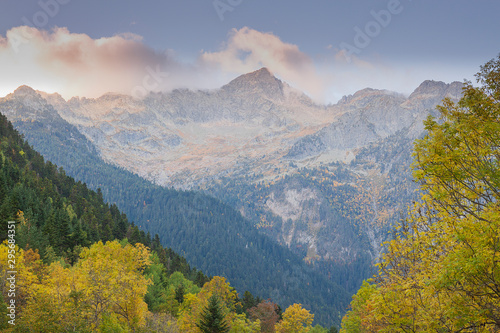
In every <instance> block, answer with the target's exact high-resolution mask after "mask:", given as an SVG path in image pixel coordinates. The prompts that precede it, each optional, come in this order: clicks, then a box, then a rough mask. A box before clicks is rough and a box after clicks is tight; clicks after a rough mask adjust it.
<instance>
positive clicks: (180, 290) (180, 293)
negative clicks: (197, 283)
mask: <svg viewBox="0 0 500 333" xmlns="http://www.w3.org/2000/svg"><path fill="white" fill-rule="evenodd" d="M185 293H186V288H185V287H184V285H183V284H182V283H181V284H179V285H178V286H177V288H175V299H176V301H177V302H179V304H182V302H183V301H184V294H185Z"/></svg>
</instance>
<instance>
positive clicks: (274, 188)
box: [0, 68, 462, 322]
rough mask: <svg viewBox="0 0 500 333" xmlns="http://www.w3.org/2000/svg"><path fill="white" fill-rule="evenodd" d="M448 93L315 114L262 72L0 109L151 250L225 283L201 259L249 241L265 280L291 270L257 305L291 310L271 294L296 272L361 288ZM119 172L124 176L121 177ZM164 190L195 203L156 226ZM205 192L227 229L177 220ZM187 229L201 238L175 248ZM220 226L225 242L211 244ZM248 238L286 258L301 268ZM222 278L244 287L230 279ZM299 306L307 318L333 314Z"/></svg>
mask: <svg viewBox="0 0 500 333" xmlns="http://www.w3.org/2000/svg"><path fill="white" fill-rule="evenodd" d="M461 92H462V84H461V83H459V82H453V83H451V84H446V83H443V82H435V81H424V82H423V83H422V84H421V85H420V86H419V87H417V88H416V89H415V91H414V92H413V93H412V94H410V95H409V96H405V95H403V94H399V93H396V92H391V91H385V90H376V89H370V88H367V89H364V90H361V91H358V92H356V93H354V94H353V95H350V96H345V97H343V98H342V99H341V100H340V101H339V102H338V103H337V104H334V105H318V104H316V103H314V102H313V101H312V100H311V99H310V98H309V97H308V96H306V95H305V94H303V93H302V92H300V91H298V90H296V89H294V88H293V87H291V86H289V85H288V84H287V83H286V82H282V81H281V80H279V79H277V78H276V77H274V76H273V75H272V73H270V72H269V70H267V69H266V68H262V69H260V70H258V71H256V72H253V73H249V74H246V75H242V76H240V77H238V78H236V79H234V80H233V81H231V82H229V83H228V84H227V85H225V86H223V87H221V88H220V89H217V90H212V91H191V90H174V91H171V92H165V93H151V94H149V95H148V96H146V97H145V98H143V99H140V100H138V99H134V98H133V97H131V96H126V95H119V94H114V93H108V94H106V95H103V96H101V97H99V98H96V99H91V98H78V97H74V98H72V99H70V100H68V101H66V100H64V99H63V98H62V97H61V96H60V95H58V94H47V93H44V92H39V91H38V92H36V91H34V90H33V89H31V88H29V87H26V86H23V87H20V88H18V89H17V90H16V91H15V92H14V93H12V94H10V95H8V96H6V97H4V98H2V99H0V112H2V113H3V114H5V115H6V116H7V117H8V118H9V120H11V121H12V122H13V123H14V126H16V127H17V128H18V129H19V130H20V131H21V132H22V133H23V134H24V135H25V137H26V138H27V139H28V141H29V142H30V143H31V144H32V145H34V147H35V148H36V149H37V150H39V151H40V152H42V153H43V154H44V156H45V157H46V158H48V159H50V160H52V161H53V162H54V163H57V164H58V165H60V166H63V167H64V168H65V169H66V170H67V172H68V173H69V174H71V175H72V176H74V177H75V178H77V179H81V180H82V181H85V182H86V183H88V184H89V186H90V187H91V188H98V187H100V188H101V189H102V193H103V195H104V196H105V198H106V199H107V200H108V201H110V202H112V203H116V204H117V205H118V207H120V208H121V209H123V210H124V211H125V212H126V213H127V215H128V216H129V217H130V218H131V219H133V220H134V221H135V222H136V223H137V224H138V225H139V226H140V227H141V228H143V229H144V230H147V231H151V232H158V233H159V234H160V237H162V241H163V242H164V245H168V246H171V247H172V248H174V250H177V251H180V252H181V254H185V256H186V258H187V259H188V261H189V260H191V262H190V263H192V264H194V265H195V266H196V267H199V268H201V269H203V271H204V272H206V273H208V274H220V273H221V270H222V271H223V272H224V273H227V274H228V277H229V278H230V280H231V273H230V272H231V267H230V265H228V266H227V267H225V268H224V262H223V260H220V261H218V262H217V264H214V265H212V266H208V267H207V266H204V265H203V253H201V252H204V253H206V254H207V253H208V254H209V257H210V258H212V257H213V256H214V254H215V253H220V257H221V258H227V255H222V253H223V252H224V251H225V252H230V251H232V252H233V253H234V254H237V255H243V254H242V253H243V252H241V251H242V250H241V246H242V247H245V248H248V246H249V244H251V243H253V242H254V241H256V240H258V239H260V241H257V243H260V244H259V245H257V247H259V246H260V247H261V248H260V249H259V250H256V252H254V255H255V256H259V258H261V257H263V256H264V257H265V256H266V254H265V253H267V255H268V256H269V255H273V256H275V257H276V258H275V259H276V260H275V263H276V264H270V266H267V267H268V268H267V269H276V270H280V271H287V264H286V262H287V261H286V260H288V262H289V263H290V262H293V264H291V265H290V267H293V269H289V270H288V273H286V274H284V275H282V282H280V283H278V285H280V284H281V285H282V284H287V281H288V282H289V283H288V284H289V285H290V284H291V285H294V286H293V287H290V286H288V287H287V288H288V289H282V290H281V291H280V290H279V287H277V286H273V287H269V288H268V289H267V290H274V293H272V292H268V293H267V294H266V293H264V294H263V296H269V297H271V296H272V297H274V298H277V300H279V301H282V302H285V303H286V302H288V301H291V300H289V299H287V298H286V297H284V296H283V295H282V294H280V293H283V290H289V288H292V289H293V288H295V287H296V286H298V285H299V283H300V281H306V280H307V278H304V279H303V280H301V276H304V275H308V274H316V273H310V272H308V269H309V268H310V269H312V270H313V271H314V272H317V273H318V274H319V275H320V276H323V277H325V278H326V279H327V280H329V281H330V282H331V283H332V285H330V287H328V286H329V285H328V284H327V283H326V282H318V281H322V280H321V278H320V277H317V278H314V279H312V280H311V281H313V280H314V281H316V284H315V286H316V287H318V288H330V289H329V290H333V289H334V288H338V287H337V286H338V285H340V286H341V288H344V289H345V290H347V293H346V295H348V293H353V292H355V291H356V289H357V288H358V287H359V285H360V284H361V281H362V280H363V279H365V278H367V277H370V275H371V274H372V272H373V270H372V267H373V264H374V263H375V262H376V261H377V259H378V258H379V256H380V254H381V252H382V251H383V247H382V246H381V243H382V242H383V241H385V240H386V239H387V237H388V231H390V230H391V225H392V224H393V223H394V222H395V221H397V220H398V219H400V218H401V217H402V216H404V214H405V212H406V207H407V206H408V205H409V203H410V202H411V200H413V199H414V189H415V188H416V186H415V184H413V182H412V180H411V170H410V164H411V150H412V142H413V141H414V140H415V139H417V138H419V137H420V136H421V135H422V134H423V131H424V127H423V121H424V120H425V118H426V117H427V116H428V115H435V114H436V110H435V108H436V105H438V104H439V103H440V102H441V100H442V99H443V98H446V97H448V98H451V99H452V100H458V99H459V98H460V96H461ZM104 162H105V163H104ZM125 170H127V171H129V172H130V173H127V174H126V175H125V174H123V172H126V171H125ZM133 174H135V175H133ZM118 175H119V176H118ZM137 176H139V177H137ZM117 177H119V178H117ZM141 178H143V179H146V180H148V181H150V182H152V183H148V182H147V181H146V180H143V179H141ZM138 183H141V185H140V188H148V192H144V193H142V196H141V197H140V198H139V197H138V196H137V195H135V196H134V195H130V194H123V193H125V191H126V190H127V189H128V190H131V191H136V192H138V191H137V188H139V187H137V186H138V185H136V184H138ZM163 187H165V188H170V189H169V190H167V189H163ZM174 189H175V190H182V191H187V192H177V191H175V190H174ZM141 191H142V190H141ZM163 191H171V192H169V193H170V194H169V195H166V194H164V193H166V192H163ZM193 191H194V192H193ZM139 192H140V191H139ZM117 193H118V194H117ZM120 193H121V194H120ZM173 193H184V195H185V196H187V197H189V199H186V200H187V201H186V202H188V201H189V200H193V201H194V202H197V203H196V204H195V205H194V206H193V205H191V204H186V203H183V204H181V203H180V201H176V202H177V204H179V207H178V209H177V210H178V211H179V214H180V215H178V216H177V217H175V218H174V217H172V218H169V219H165V220H164V221H163V222H161V221H158V219H159V217H158V215H157V214H159V213H158V212H156V211H155V213H154V214H151V212H152V211H153V210H154V209H155V208H154V207H156V206H161V205H162V203H161V202H162V200H164V201H163V204H164V205H166V202H165V201H167V202H168V200H171V199H170V198H172V196H177V197H179V196H182V195H180V194H179V195H177V194H176V195H173ZM202 193H203V194H202ZM207 195H209V196H213V197H215V198H217V199H218V200H220V201H221V202H222V203H223V204H222V203H221V204H222V205H224V204H225V205H227V207H231V208H232V209H233V210H234V211H235V212H237V214H236V215H235V214H233V213H232V211H227V210H226V208H220V210H219V212H222V211H224V212H225V214H229V215H231V218H232V219H234V221H235V222H234V224H233V225H227V224H224V223H226V222H223V223H221V225H220V226H219V227H221V226H223V227H222V228H219V229H217V228H215V229H211V228H201V227H200V225H197V224H196V223H194V224H190V223H188V221H189V220H191V219H196V217H195V216H198V217H199V216H201V215H204V214H206V213H207V211H204V210H203V208H200V207H202V206H205V207H208V206H210V207H212V206H214V205H215V206H217V205H219V204H218V203H214V202H212V201H210V200H212V199H209V197H208V196H207ZM160 198H161V199H160ZM174 201H175V200H174ZM181 201H182V200H181ZM198 203H201V205H198ZM171 205H172V202H170V204H169V206H171ZM220 207H223V206H220ZM224 207H225V206H224ZM173 210H175V208H174V209H173ZM171 211H172V210H161V209H160V210H159V212H163V213H165V214H171ZM181 211H183V212H182V213H180V212H181ZM186 212H190V213H186ZM201 220H203V219H201ZM165 223H170V224H169V226H166V225H165ZM200 223H201V225H203V223H205V224H206V220H205V222H200ZM228 223H230V222H228ZM172 225H175V227H172ZM189 228H199V229H200V230H202V231H203V232H205V234H203V233H198V234H196V233H194V232H193V233H192V235H193V236H192V237H191V238H185V237H183V236H182V235H183V234H185V233H188V234H189V232H188V231H186V230H187V229H189ZM224 228H225V229H226V233H229V234H230V235H228V236H227V237H229V238H225V237H226V236H223V234H222V231H221V230H222V229H224ZM252 229H253V230H256V232H257V234H252V232H253V231H252ZM214 232H216V233H219V234H220V235H221V237H222V236H223V237H222V238H221V240H222V239H226V241H225V242H228V243H231V244H233V243H234V244H237V243H238V242H240V244H239V245H235V246H236V247H235V248H232V250H231V247H228V248H226V249H224V248H223V249H219V251H221V252H213V251H214V250H213V249H214V248H215V247H216V246H218V245H221V244H224V242H221V244H204V237H206V238H207V239H208V238H210V237H208V236H206V235H207V233H214ZM195 234H196V236H194V235H195ZM250 234H252V235H251V236H249V235H250ZM204 235H205V236H204ZM259 235H261V236H265V237H266V238H265V239H269V238H270V239H272V240H274V241H275V242H274V243H275V244H277V246H278V245H281V248H285V249H287V250H290V251H291V252H293V253H294V255H295V256H297V257H298V258H301V259H303V261H305V262H306V263H307V264H308V267H309V268H307V267H303V266H302V264H301V263H299V262H295V261H294V260H295V259H293V258H295V257H293V256H290V255H289V254H287V253H288V252H283V253H282V252H280V251H281V250H279V249H278V248H276V249H275V248H274V247H273V246H274V245H273V242H271V243H266V242H267V240H265V239H264V238H260V237H261V236H259ZM238 238H239V240H238ZM176 239H183V241H184V242H186V240H188V239H190V241H193V242H194V241H196V242H198V243H202V244H204V245H203V246H202V247H200V250H199V252H198V253H196V254H195V253H192V254H191V252H190V251H191V250H190V249H189V246H190V244H181V243H182V242H179V241H177V240H176ZM188 242H189V240H188ZM264 243H265V245H264V246H262V244H264ZM191 245H193V244H191ZM262 247H264V248H266V249H267V250H266V251H267V252H266V251H261V249H262ZM278 247H279V246H278ZM269 249H271V250H269ZM200 251H201V252H200ZM259 251H260V252H259ZM291 252H290V253H291ZM190 254H191V255H190ZM216 256H217V255H215V257H216ZM278 257H279V258H278ZM211 260H212V259H211ZM213 260H216V259H213ZM283 260H284V261H285V262H284V263H283ZM273 265H274V266H273ZM283 273H284V272H283ZM233 279H234V280H235V281H238V282H236V283H237V284H238V283H239V284H244V282H243V280H244V279H243V278H240V277H237V276H236V275H235V276H233ZM238 279H240V280H238ZM291 281H297V282H291ZM306 283H307V282H306ZM320 285H321V287H319V286H320ZM261 287H262V288H264V287H263V286H261ZM266 288H267V287H266ZM238 289H239V290H242V289H241V286H238ZM299 289H300V288H299ZM323 290H324V289H323ZM336 290H337V292H338V294H339V295H340V296H339V297H340V299H342V301H340V302H339V303H338V304H337V305H336V310H335V311H336V312H337V313H339V312H341V311H342V306H344V305H345V304H346V301H345V298H348V297H346V296H344V294H342V292H341V291H340V289H336ZM251 291H252V293H255V294H259V292H258V290H255V289H254V290H251ZM260 294H262V293H260ZM280 297H281V298H280ZM301 297H310V296H306V294H304V295H302V296H301ZM328 297H330V296H328ZM328 297H326V298H328ZM301 301H302V302H305V303H307V302H308V301H309V305H312V306H313V307H316V308H318V307H320V306H325V305H326V306H327V305H328V304H330V305H331V304H333V303H331V302H330V303H328V301H327V300H324V299H322V300H318V299H314V300H305V299H304V300H301ZM315 302H316V304H314V303H315ZM335 311H331V312H332V313H333V312H335ZM333 317H337V314H332V315H331V316H327V315H324V318H323V319H322V320H323V321H324V322H327V321H331V320H334V321H335V320H336V318H333Z"/></svg>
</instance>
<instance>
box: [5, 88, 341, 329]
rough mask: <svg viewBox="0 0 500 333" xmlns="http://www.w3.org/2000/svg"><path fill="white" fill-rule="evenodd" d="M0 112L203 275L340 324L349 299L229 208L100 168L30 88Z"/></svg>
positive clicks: (96, 159) (102, 165)
mask: <svg viewBox="0 0 500 333" xmlns="http://www.w3.org/2000/svg"><path fill="white" fill-rule="evenodd" d="M55 97H57V96H55ZM54 103H55V102H54ZM0 112H2V113H5V114H6V115H7V116H8V117H9V118H10V119H11V120H12V121H13V123H14V125H15V127H16V128H18V129H19V131H20V132H22V133H23V135H24V136H25V137H26V138H27V139H28V140H29V142H30V143H31V144H33V146H34V147H35V148H36V149H38V150H39V151H41V152H42V153H43V154H44V156H45V157H46V158H47V159H51V160H52V161H54V162H55V163H57V164H58V165H61V166H63V167H64V168H65V169H66V170H67V172H68V174H70V175H72V176H74V177H75V178H77V179H80V180H82V181H84V182H86V183H87V184H89V186H91V187H92V188H97V187H99V188H101V190H102V194H103V196H104V198H105V199H106V200H108V201H109V202H111V203H116V205H117V206H118V207H119V208H120V209H122V210H123V211H124V212H125V213H126V214H127V215H128V216H129V218H130V219H132V220H133V221H135V222H136V223H137V225H139V226H141V228H143V229H145V230H147V231H150V232H151V233H159V234H160V237H161V239H162V242H163V244H165V245H168V246H170V247H172V248H173V249H174V250H176V251H179V252H180V253H181V254H182V255H184V256H185V257H186V258H187V259H188V261H189V262H190V263H191V264H193V265H195V266H196V267H199V268H200V269H202V270H203V271H204V272H206V273H207V274H210V275H222V276H226V277H227V278H228V279H229V281H230V282H231V284H232V285H233V286H234V287H235V288H237V290H249V291H250V292H252V293H253V294H256V295H261V296H263V297H271V298H272V299H273V300H275V301H276V302H278V303H280V304H281V305H282V306H288V305H290V304H291V303H293V302H300V303H302V304H304V305H305V306H306V307H308V308H310V309H311V310H312V312H313V313H315V314H316V318H317V322H318V323H321V324H328V325H329V324H331V323H334V322H335V323H338V318H339V314H342V313H344V311H345V309H346V305H347V304H348V302H349V294H348V293H346V291H345V290H343V289H342V288H340V287H339V286H338V285H336V284H335V283H332V282H331V281H328V279H327V278H325V277H324V276H322V275H321V274H319V273H318V272H315V271H314V270H312V269H311V268H309V267H308V266H307V265H305V264H304V263H303V262H302V261H301V259H300V258H299V257H297V256H296V255H294V254H293V253H292V252H290V251H289V250H288V249H286V248H283V247H281V246H279V245H278V244H276V243H275V242H274V241H272V240H270V239H269V238H268V237H266V236H264V235H262V234H261V233H259V232H258V231H257V230H256V229H255V228H254V227H253V225H252V224H251V223H250V222H248V221H247V220H245V219H244V218H243V217H242V216H241V214H239V213H238V212H236V211H235V210H233V209H232V208H231V207H229V206H228V205H225V204H222V203H221V202H219V201H218V200H216V199H213V198H210V197H208V196H206V195H202V194H199V193H195V192H180V191H175V190H169V189H165V188H162V187H159V186H155V185H153V184H151V183H150V182H148V181H146V180H144V179H142V178H140V177H138V176H136V175H133V174H131V173H130V172H128V171H125V170H123V169H120V168H117V167H116V166H112V165H109V164H106V163H104V162H103V161H102V160H101V159H100V158H99V157H98V156H97V154H96V150H95V148H94V147H93V145H92V143H90V142H89V141H88V140H87V139H86V138H84V137H83V136H82V135H81V134H79V133H78V130H77V129H76V128H75V127H74V126H72V125H70V124H68V123H67V122H65V121H64V120H63V119H62V118H61V117H60V116H59V114H58V113H57V112H56V111H55V110H54V108H53V107H52V105H51V104H48V103H47V102H46V100H45V99H43V98H41V96H40V95H39V94H37V93H36V92H35V91H33V90H31V89H30V88H28V87H22V88H20V89H18V90H17V91H16V92H15V93H14V94H11V95H9V96H7V97H6V98H3V99H0Z"/></svg>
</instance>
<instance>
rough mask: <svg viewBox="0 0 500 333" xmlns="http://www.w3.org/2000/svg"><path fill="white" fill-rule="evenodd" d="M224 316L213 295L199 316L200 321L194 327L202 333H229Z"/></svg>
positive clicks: (216, 298)
mask: <svg viewBox="0 0 500 333" xmlns="http://www.w3.org/2000/svg"><path fill="white" fill-rule="evenodd" d="M225 317H226V316H225V314H224V313H223V311H222V308H221V306H220V303H219V298H218V297H217V296H216V295H214V296H212V297H210V298H209V299H208V306H207V307H206V308H205V310H204V311H203V313H202V314H201V319H200V321H199V322H198V323H197V324H196V326H197V327H198V328H199V329H200V330H201V331H202V332H203V333H225V332H229V326H228V324H227V322H226V320H225Z"/></svg>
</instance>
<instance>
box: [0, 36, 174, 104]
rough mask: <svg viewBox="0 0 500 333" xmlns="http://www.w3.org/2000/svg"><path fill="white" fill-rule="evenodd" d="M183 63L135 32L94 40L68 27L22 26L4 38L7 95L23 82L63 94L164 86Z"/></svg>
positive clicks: (0, 58) (0, 84) (1, 61)
mask: <svg viewBox="0 0 500 333" xmlns="http://www.w3.org/2000/svg"><path fill="white" fill-rule="evenodd" d="M179 66H180V65H179V64H178V63H177V62H176V61H175V60H173V59H171V57H170V56H169V54H168V53H165V52H163V53H160V52H157V51H155V50H153V49H151V48H150V47H148V46H146V45H145V44H144V43H143V42H142V38H141V37H140V36H137V35H134V34H122V35H116V36H113V37H108V38H99V39H92V38H91V37H89V36H88V35H86V34H75V33H70V32H69V31H68V30H67V29H66V28H55V29H53V30H52V31H50V32H47V31H43V30H38V29H36V28H31V27H27V26H22V27H16V28H12V29H10V30H9V31H8V32H7V34H6V37H5V38H3V37H2V38H1V39H0V70H1V72H2V73H3V75H2V77H1V79H0V80H1V81H0V93H3V94H4V95H5V93H8V92H11V91H12V90H14V89H15V88H16V87H17V86H19V85H22V84H26V85H31V86H33V88H36V89H40V90H45V91H50V92H51V91H58V92H60V93H61V94H62V95H63V96H65V97H71V96H76V95H78V96H87V97H97V96H100V95H102V94H104V93H106V92H109V91H114V92H120V93H127V94H130V93H131V91H132V90H133V89H134V88H135V87H137V86H138V85H139V86H141V87H142V86H143V85H144V82H145V83H146V86H147V87H146V88H151V89H148V90H161V89H164V88H165V87H166V86H168V83H169V82H168V81H169V80H168V77H167V75H163V74H164V73H167V72H168V70H169V68H172V69H175V71H174V72H177V71H178V67H179ZM155 74H156V76H155ZM170 81H171V80H170Z"/></svg>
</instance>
